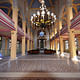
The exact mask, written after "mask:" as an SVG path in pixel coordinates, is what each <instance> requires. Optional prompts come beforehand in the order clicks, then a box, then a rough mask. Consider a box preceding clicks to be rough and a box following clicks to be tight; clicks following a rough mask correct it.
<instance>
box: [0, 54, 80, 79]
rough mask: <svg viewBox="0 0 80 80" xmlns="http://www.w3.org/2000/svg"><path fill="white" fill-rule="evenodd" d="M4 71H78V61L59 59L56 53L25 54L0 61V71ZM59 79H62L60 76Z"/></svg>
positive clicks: (79, 69) (79, 64)
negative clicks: (10, 59) (13, 58)
mask: <svg viewBox="0 0 80 80" xmlns="http://www.w3.org/2000/svg"><path fill="white" fill-rule="evenodd" d="M6 72H12V73H14V72H19V73H21V72H23V73H26V72H33V73H66V72H67V73H79V72H80V63H77V64H74V63H73V62H72V61H71V60H69V59H66V58H62V59H61V58H59V57H57V56H56V55H26V56H24V57H19V58H18V59H16V60H13V61H6V62H3V63H1V64H0V73H6ZM69 79H70V78H69ZM69 79H68V80H69ZM0 80H19V79H9V78H6V79H4V78H0ZM21 80H28V79H21ZM29 80H59V79H38V78H36V79H29ZM60 80H64V79H63V78H62V79H60ZM66 80H67V79H66ZM70 80H75V79H72V78H71V79H70ZM77 80H78V79H77Z"/></svg>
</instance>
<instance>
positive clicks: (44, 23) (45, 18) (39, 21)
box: [31, 0, 56, 28]
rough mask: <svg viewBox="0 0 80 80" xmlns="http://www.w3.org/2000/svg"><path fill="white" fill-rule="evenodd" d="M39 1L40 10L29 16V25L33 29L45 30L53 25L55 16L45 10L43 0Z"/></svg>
mask: <svg viewBox="0 0 80 80" xmlns="http://www.w3.org/2000/svg"><path fill="white" fill-rule="evenodd" d="M39 1H40V3H41V6H40V10H38V11H37V14H33V15H32V16H31V24H32V26H35V27H41V28H46V27H48V26H51V25H53V24H54V22H55V21H56V15H55V14H54V13H51V11H49V10H48V9H47V8H46V5H45V1H44V0H39Z"/></svg>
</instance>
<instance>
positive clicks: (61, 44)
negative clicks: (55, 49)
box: [58, 19, 64, 57]
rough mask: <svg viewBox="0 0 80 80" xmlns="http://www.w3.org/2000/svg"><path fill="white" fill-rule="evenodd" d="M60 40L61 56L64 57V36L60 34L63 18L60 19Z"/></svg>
mask: <svg viewBox="0 0 80 80" xmlns="http://www.w3.org/2000/svg"><path fill="white" fill-rule="evenodd" d="M58 24H59V42H60V56H61V57H64V53H63V52H64V51H63V38H62V36H60V30H61V29H62V19H59V23H58Z"/></svg>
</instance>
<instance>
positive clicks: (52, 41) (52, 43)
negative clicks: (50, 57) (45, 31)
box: [52, 40, 55, 50]
mask: <svg viewBox="0 0 80 80" xmlns="http://www.w3.org/2000/svg"><path fill="white" fill-rule="evenodd" d="M52 46H53V47H52V49H53V50H54V48H55V47H54V40H53V41H52Z"/></svg>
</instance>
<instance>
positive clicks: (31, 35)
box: [31, 32, 33, 50]
mask: <svg viewBox="0 0 80 80" xmlns="http://www.w3.org/2000/svg"><path fill="white" fill-rule="evenodd" d="M31 39H32V40H33V35H32V32H31ZM32 40H31V50H32V49H33V47H32V43H33V42H32Z"/></svg>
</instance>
